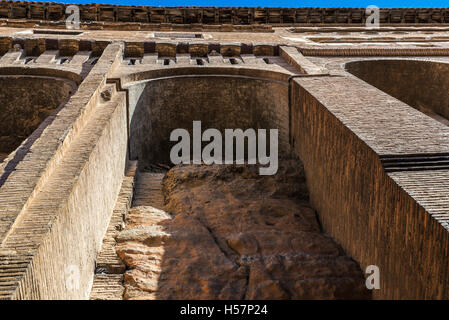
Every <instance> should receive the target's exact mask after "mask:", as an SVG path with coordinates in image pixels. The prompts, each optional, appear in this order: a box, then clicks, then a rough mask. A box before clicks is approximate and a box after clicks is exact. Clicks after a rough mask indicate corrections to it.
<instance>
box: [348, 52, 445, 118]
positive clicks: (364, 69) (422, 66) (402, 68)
mask: <svg viewBox="0 0 449 320" xmlns="http://www.w3.org/2000/svg"><path fill="white" fill-rule="evenodd" d="M344 68H345V69H346V71H347V72H349V73H351V74H353V75H354V76H356V77H358V78H360V79H362V80H363V81H365V82H367V83H369V84H370V85H372V86H374V87H376V88H378V89H380V90H382V91H384V92H386V93H388V94H389V95H391V96H393V97H395V98H396V99H398V100H401V101H403V102H405V103H407V104H408V105H410V106H411V107H414V108H415V109H418V110H420V111H421V112H423V113H426V114H428V115H430V116H435V118H436V119H437V120H440V119H438V117H443V118H445V119H446V120H448V119H449V77H448V74H449V63H445V62H437V61H429V60H418V59H371V60H358V61H351V62H348V63H346V64H345V65H344ZM442 122H444V120H443V121H442ZM448 123H449V122H448Z"/></svg>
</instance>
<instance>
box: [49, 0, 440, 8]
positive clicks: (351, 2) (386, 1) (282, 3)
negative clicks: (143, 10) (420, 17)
mask: <svg viewBox="0 0 449 320" xmlns="http://www.w3.org/2000/svg"><path fill="white" fill-rule="evenodd" d="M41 1H44V2H64V3H78V4H85V3H107V4H121V5H141V6H216V7H353V8H366V7H367V6H368V5H376V6H378V7H381V8H401V7H407V8H410V7H414V8H446V7H449V0H431V1H422V0H420V1H419V0H408V1H407V0H371V1H363V0H346V1H335V0H334V1H330V0H96V1H89V0H69V1H67V0H50V1H46V0H41Z"/></svg>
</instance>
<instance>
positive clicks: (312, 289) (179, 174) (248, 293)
mask: <svg viewBox="0 0 449 320" xmlns="http://www.w3.org/2000/svg"><path fill="white" fill-rule="evenodd" d="M257 172H258V171H257V168H256V167H245V166H176V167H174V168H172V169H171V170H170V171H169V172H168V173H167V175H166V176H165V178H164V182H163V192H164V195H165V200H166V205H165V212H164V211H163V210H160V209H157V208H153V207H151V206H138V207H134V208H132V209H131V210H130V213H129V216H128V221H129V222H130V224H128V226H127V228H126V229H125V230H124V231H122V232H121V233H120V234H119V235H118V237H117V238H116V240H117V243H118V245H117V252H118V254H119V256H120V257H121V258H122V259H123V260H124V261H125V263H126V265H127V266H128V268H129V270H128V271H127V272H126V273H125V277H124V283H125V288H126V290H125V295H124V297H125V298H126V299H333V298H336V299H345V298H356V299H359V298H368V297H369V295H368V292H367V290H366V288H365V287H364V278H363V276H362V273H361V270H360V269H359V267H358V266H357V264H356V263H355V262H354V261H353V260H351V259H350V258H348V257H347V256H345V255H344V254H343V252H342V250H341V249H340V248H339V246H338V245H337V244H336V243H335V242H334V240H333V239H332V238H331V237H329V236H328V235H326V234H325V233H323V232H322V231H321V230H320V227H319V224H318V221H317V219H316V216H315V212H314V210H313V209H312V208H310V206H309V205H308V203H307V189H306V185H305V177H304V172H303V169H302V165H301V163H299V162H297V161H294V160H288V161H286V162H285V163H283V166H281V168H280V170H279V171H278V173H277V174H276V175H274V176H259V175H258V173H257ZM159 205H160V204H159Z"/></svg>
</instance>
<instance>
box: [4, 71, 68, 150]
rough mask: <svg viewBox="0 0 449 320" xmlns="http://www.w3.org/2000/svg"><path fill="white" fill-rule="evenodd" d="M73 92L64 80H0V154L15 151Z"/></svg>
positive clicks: (48, 78)
mask: <svg viewBox="0 0 449 320" xmlns="http://www.w3.org/2000/svg"><path fill="white" fill-rule="evenodd" d="M74 90H75V84H73V83H71V82H70V81H68V80H63V79H57V78H50V77H32V76H0V110H1V111H0V123H1V124H2V125H1V126H0V152H2V153H10V152H11V151H13V150H14V149H16V148H17V147H18V146H19V145H20V143H21V142H22V141H23V140H25V139H26V138H27V137H28V136H29V135H30V134H31V133H32V132H33V131H34V130H35V129H36V128H37V127H38V126H39V124H40V123H41V122H42V121H44V120H45V118H47V117H48V116H49V115H50V114H51V113H53V112H54V111H55V109H56V108H57V107H58V106H59V105H60V104H61V103H63V102H65V101H66V100H67V98H68V97H69V96H70V95H71V93H72V92H73V91H74Z"/></svg>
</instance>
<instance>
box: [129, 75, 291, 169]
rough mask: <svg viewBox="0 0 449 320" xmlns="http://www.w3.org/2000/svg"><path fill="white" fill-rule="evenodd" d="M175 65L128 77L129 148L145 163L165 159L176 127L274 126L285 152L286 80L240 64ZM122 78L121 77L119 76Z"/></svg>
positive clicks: (134, 155)
mask: <svg viewBox="0 0 449 320" xmlns="http://www.w3.org/2000/svg"><path fill="white" fill-rule="evenodd" d="M205 69H206V68H199V67H196V68H195V67H194V68H189V67H187V68H173V69H165V70H162V71H159V70H152V71H145V72H142V73H136V74H133V75H130V76H127V79H125V81H124V83H125V84H124V85H123V82H122V86H123V87H124V88H126V90H127V91H128V99H129V120H130V123H129V125H130V152H131V157H132V158H138V159H139V161H141V162H142V163H143V164H147V163H152V162H154V163H164V162H167V161H168V156H169V153H170V149H171V147H172V145H173V144H174V143H173V142H171V141H170V140H169V138H170V133H171V132H172V131H173V130H174V129H178V128H183V129H186V130H188V131H189V132H190V133H191V132H192V123H193V121H198V120H199V121H201V123H202V128H203V130H204V129H207V128H216V129H218V130H219V131H221V132H224V130H225V129H228V128H229V129H236V128H240V129H243V130H246V129H249V128H253V129H278V130H279V151H280V152H281V153H283V152H288V150H289V144H288V86H287V84H288V78H289V76H290V75H288V74H283V73H279V72H273V71H268V72H267V71H266V70H257V69H242V68H239V69H237V68H207V70H205ZM122 81H123V78H122Z"/></svg>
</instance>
